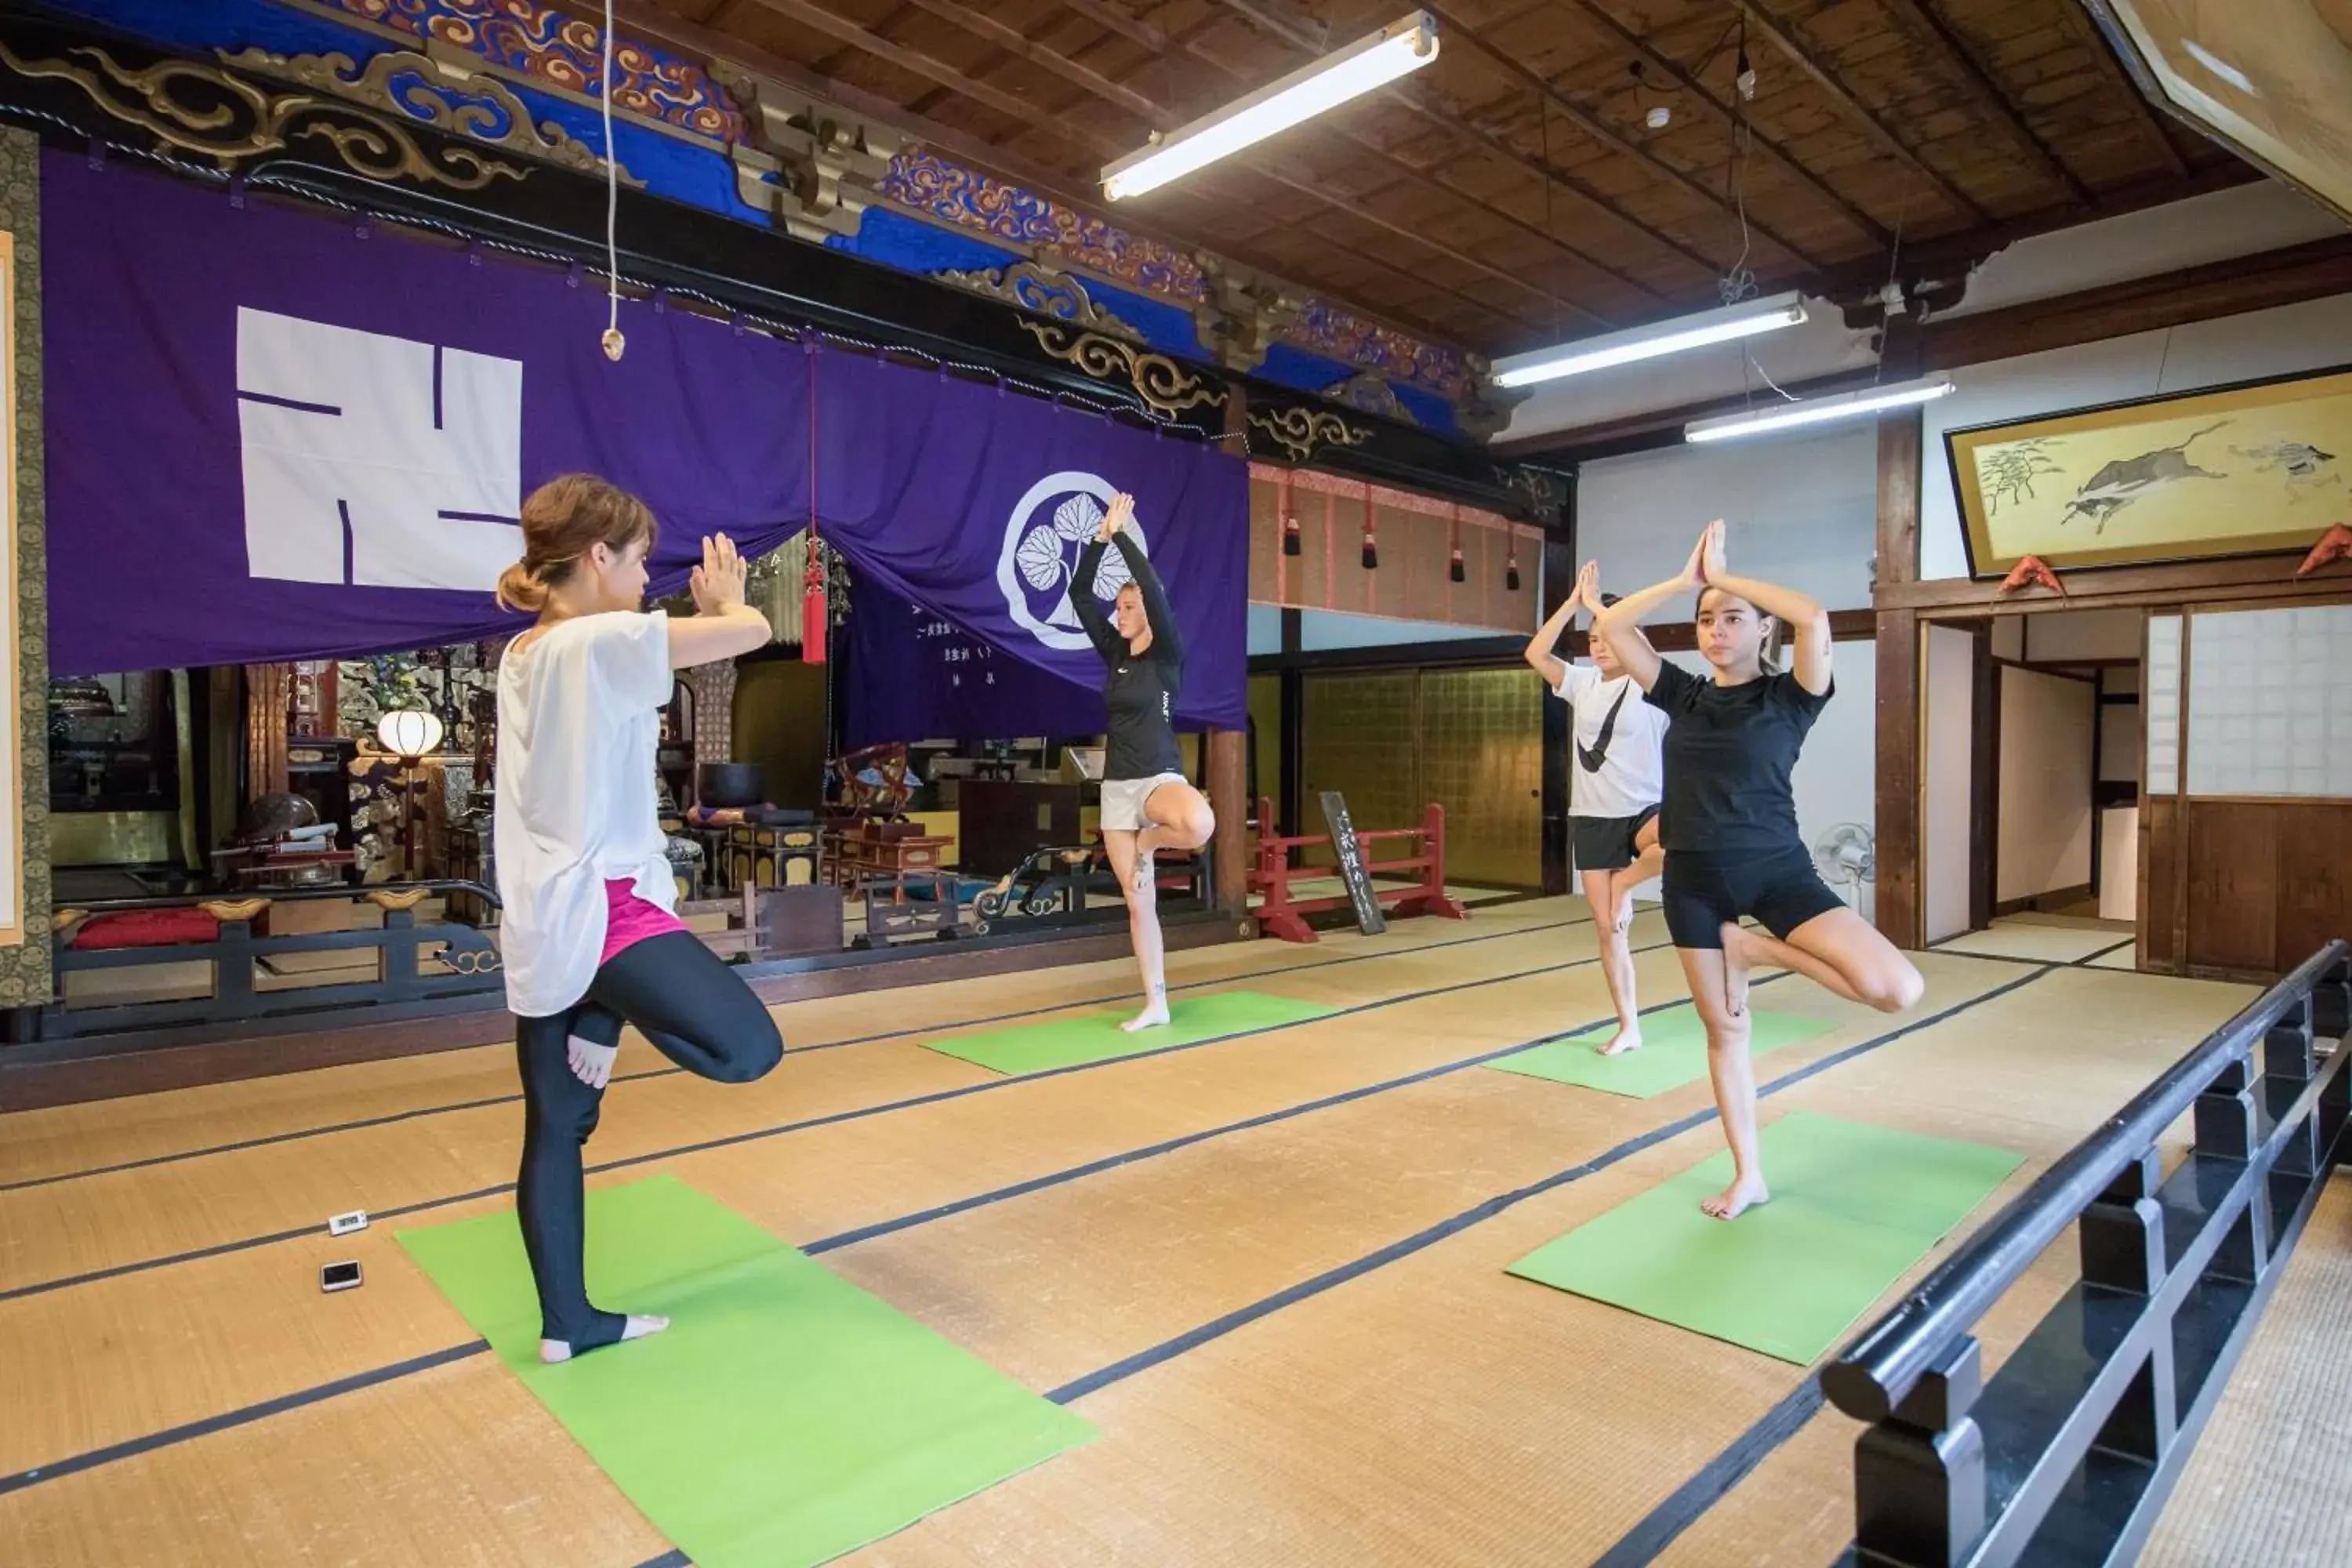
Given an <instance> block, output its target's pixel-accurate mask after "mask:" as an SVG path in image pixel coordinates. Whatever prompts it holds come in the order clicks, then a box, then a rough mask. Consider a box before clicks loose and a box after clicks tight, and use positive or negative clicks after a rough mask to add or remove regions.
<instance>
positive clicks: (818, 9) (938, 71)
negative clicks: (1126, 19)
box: [748, 0, 1118, 154]
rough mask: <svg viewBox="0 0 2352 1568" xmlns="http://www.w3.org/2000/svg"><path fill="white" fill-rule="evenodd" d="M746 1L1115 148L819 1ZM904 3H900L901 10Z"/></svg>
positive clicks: (1015, 115)
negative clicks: (860, 23) (827, 8)
mask: <svg viewBox="0 0 2352 1568" xmlns="http://www.w3.org/2000/svg"><path fill="white" fill-rule="evenodd" d="M748 3H749V4H750V5H752V6H754V7H756V8H757V9H759V10H761V11H765V12H767V13H769V14H770V15H772V16H781V17H782V18H783V19H784V20H785V21H788V22H797V23H799V24H800V25H801V26H803V27H807V28H810V29H812V30H814V31H815V32H819V33H823V34H824V35H825V36H826V37H831V38H837V39H839V40H840V41H841V42H843V43H845V44H847V45H850V46H851V47H854V48H856V49H858V50H860V51H861V52H863V53H866V54H869V55H872V56H873V57H874V58H877V59H879V60H886V61H887V62H888V63H890V64H891V65H894V66H897V67H898V68H899V69H900V70H903V71H907V72H908V73H910V74H911V75H915V76H919V77H922V78H924V79H927V80H929V81H934V82H937V83H939V85H940V86H941V87H944V88H946V89H948V90H950V92H953V93H955V94H956V95H957V96H958V97H960V98H968V99H970V100H971V101H972V102H974V103H978V104H982V105H985V106H986V107H988V108H990V109H992V110H996V111H997V112H998V113H999V114H1002V115H1004V116H1006V117H1008V118H1010V119H1013V120H1016V121H1022V122H1023V123H1024V124H1029V125H1034V126H1036V127H1038V128H1039V129H1041V130H1045V131H1050V132H1053V133H1054V135H1055V136H1056V137H1058V138H1060V139H1061V140H1062V141H1064V142H1067V143H1069V144H1070V145H1071V146H1072V147H1074V148H1076V149H1078V150H1079V151H1080V152H1092V153H1097V154H1101V153H1113V154H1115V153H1117V152H1118V143H1117V142H1113V141H1111V140H1109V139H1108V137H1106V136H1105V135H1104V134H1103V133H1102V132H1099V131H1097V130H1096V129H1095V128H1094V127H1093V126H1090V125H1078V124H1073V123H1071V122H1070V121H1066V120H1064V119H1062V117H1061V116H1059V115H1057V114H1055V113H1053V112H1052V111H1051V110H1047V109H1046V108H1045V106H1043V105H1042V104H1036V103H1032V102H1029V101H1028V100H1024V99H1023V98H1021V97H1019V96H1018V95H1016V94H1013V93H1010V92H1006V91H1005V90H1004V89H1002V88H998V87H991V86H990V85H989V84H988V83H986V82H984V81H976V80H974V79H972V78H971V77H970V76H967V75H966V74H964V73H963V72H962V71H961V70H958V69H957V68H955V67H953V66H951V65H949V64H948V63H947V62H946V61H944V60H939V59H934V58H931V57H930V56H929V55H927V54H924V53H923V52H922V51H921V50H919V49H913V48H909V47H907V46H906V45H904V44H900V43H894V42H892V41H891V40H890V39H888V38H886V37H883V36H882V35H881V34H879V33H877V32H874V31H872V30H871V29H869V28H867V27H865V26H860V25H859V24H858V23H856V22H854V21H852V20H850V18H848V17H846V16H842V15H841V14H840V13H839V12H837V11H828V10H826V9H825V8H824V6H823V5H814V4H812V3H811V0H748ZM904 9H905V7H901V10H902V11H903V10H904Z"/></svg>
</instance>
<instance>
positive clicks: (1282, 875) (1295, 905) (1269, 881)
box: [1249, 796, 1470, 942]
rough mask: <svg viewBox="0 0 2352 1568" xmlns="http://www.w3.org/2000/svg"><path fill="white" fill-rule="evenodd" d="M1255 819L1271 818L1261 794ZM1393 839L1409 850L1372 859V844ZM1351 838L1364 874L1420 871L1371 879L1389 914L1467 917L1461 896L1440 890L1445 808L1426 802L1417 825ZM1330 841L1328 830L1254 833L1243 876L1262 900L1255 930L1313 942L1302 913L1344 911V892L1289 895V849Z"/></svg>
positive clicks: (1347, 905)
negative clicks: (1398, 881)
mask: <svg viewBox="0 0 2352 1568" xmlns="http://www.w3.org/2000/svg"><path fill="white" fill-rule="evenodd" d="M1257 819H1258V821H1259V823H1260V824H1262V825H1263V824H1266V823H1271V822H1272V821H1273V820H1274V802H1273V801H1271V800H1268V799H1266V798H1265V797H1263V796H1261V797H1259V800H1258V803H1257ZM1395 839H1411V840H1412V843H1411V844H1410V845H1408V846H1405V847H1407V848H1409V849H1410V850H1411V851H1412V853H1410V854H1408V855H1406V856H1405V857H1404V858H1402V859H1399V860H1375V859H1373V858H1372V857H1373V855H1374V854H1376V853H1377V852H1378V851H1377V850H1376V848H1375V846H1377V845H1381V844H1386V843H1389V842H1391V840H1395ZM1356 842H1357V844H1358V845H1359V846H1360V847H1361V850H1362V853H1363V856H1364V874H1365V875H1366V876H1367V877H1370V878H1374V879H1377V878H1380V877H1382V876H1394V875H1396V874H1398V873H1400V872H1408V871H1418V872H1419V873H1420V874H1421V876H1420V879H1419V880H1417V881H1414V882H1412V883H1409V884H1406V885H1404V886H1402V887H1385V888H1384V887H1381V885H1380V884H1379V883H1378V881H1377V880H1376V881H1375V882H1374V883H1373V887H1372V891H1373V893H1374V894H1375V895H1376V896H1377V897H1378V898H1379V899H1380V900H1381V902H1382V903H1383V904H1385V905H1387V906H1388V912H1389V913H1390V914H1391V915H1397V916H1404V915H1443V916H1444V917H1445V918H1446V919H1447V920H1450V921H1466V920H1468V919H1469V918H1470V911H1469V910H1466V909H1465V908H1463V906H1462V901H1461V900H1458V899H1454V898H1451V897H1448V896H1447V894H1446V891H1445V808H1444V806H1442V805H1438V804H1437V803H1436V802H1434V801H1433V802H1431V803H1430V805H1429V808H1428V809H1427V810H1426V811H1423V813H1422V814H1421V826H1418V827H1391V828H1384V829H1382V830H1381V831H1380V832H1377V833H1364V832H1359V833H1357V835H1356ZM1330 845H1331V836H1330V835H1329V834H1328V833H1317V834H1310V835H1307V836H1306V837H1297V838H1286V837H1282V836H1281V835H1280V834H1276V833H1264V832H1262V833H1260V834H1259V836H1258V841H1257V862H1256V864H1255V865H1254V866H1252V867H1251V868H1250V879H1249V881H1250V891H1251V892H1252V893H1254V894H1258V895H1262V896H1263V897H1264V898H1265V902H1264V903H1263V904H1261V905H1259V906H1258V907H1257V909H1256V910H1255V911H1254V912H1255V914H1256V916H1257V925H1258V930H1259V931H1261V932H1263V933H1264V934H1265V935H1267V936H1272V937H1279V938H1281V939H1282V940H1283V941H1284V942H1313V941H1314V940H1315V932H1314V930H1313V928H1311V927H1309V926H1308V925H1307V916H1308V915H1312V914H1319V913H1321V912H1322V911H1324V910H1344V909H1349V908H1352V907H1353V905H1352V904H1351V903H1350V901H1349V899H1348V897H1347V896H1346V895H1345V894H1344V893H1343V894H1341V895H1340V896H1339V897H1337V898H1323V899H1294V898H1292V897H1291V896H1290V884H1291V881H1292V880H1293V879H1295V878H1297V877H1298V876H1299V875H1301V873H1300V872H1299V871H1297V869H1294V868H1292V866H1291V864H1290V852H1291V851H1292V850H1294V849H1317V848H1324V849H1328V848H1329V847H1330ZM1307 874H1308V875H1312V876H1317V877H1323V876H1331V875H1336V874H1337V868H1334V869H1333V870H1331V871H1325V870H1322V869H1320V868H1318V869H1317V870H1315V871H1313V872H1311V873H1307Z"/></svg>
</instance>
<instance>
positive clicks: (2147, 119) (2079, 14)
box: [2058, 4, 2189, 180]
mask: <svg viewBox="0 0 2352 1568" xmlns="http://www.w3.org/2000/svg"><path fill="white" fill-rule="evenodd" d="M2058 10H2059V12H2060V13H2061V14H2062V15H2063V16H2064V17H2065V26H2066V31H2067V32H2068V33H2069V34H2070V35H2071V36H2072V37H2074V41H2075V42H2076V43H2078V44H2080V45H2082V46H2083V47H2084V48H2085V49H2087V50H2089V51H2090V55H2091V59H2092V61H2093V63H2094V64H2095V65H2096V66H2097V67H2098V71H2099V75H2100V76H2101V77H2103V78H2105V80H2106V83H2107V86H2108V87H2109V89H2112V90H2114V91H2116V92H2118V93H2121V94H2122V95H2123V98H2124V100H2125V101H2126V102H2127V103H2129V104H2130V105H2131V110H2132V124H2133V125H2134V126H2136V127H2137V128H2138V130H2139V132H2140V140H2142V141H2143V142H2147V143H2149V144H2150V145H2152V146H2154V147H2155V148H2156V149H2157V151H2158V153H2160V154H2161V155H2162V157H2163V159H2164V166H2165V167H2166V168H2168V169H2169V170H2171V171H2172V173H2173V174H2176V175H2178V176H2179V177H2180V178H2181V179H2184V180H2185V179H2187V178H2188V177H2189V160H2188V159H2187V158H2185V157H2183V156H2182V155H2181V152H2180V147H2179V143H2178V142H2174V141H2173V139H2172V136H2171V134H2170V133H2169V132H2168V131H2166V129H2165V124H2164V119H2163V117H2162V116H2160V115H2159V114H2158V113H2157V111H2156V110H2155V108H2154V107H2153V106H2152V105H2151V104H2149V102H2148V101H2147V95H2146V94H2144V93H2142V92H2141V91H2140V89H2139V84H2138V83H2137V82H2136V81H2134V80H2132V78H2131V73H2130V72H2129V71H2127V70H2126V69H2125V68H2124V63H2123V62H2122V61H2121V60H2119V59H2117V58H2116V55H2115V51H2114V50H2113V49H2112V48H2110V47H2108V46H2107V40H2106V38H2105V36H2104V35H2102V34H2101V33H2100V31H2099V28H2098V25H2097V24H2096V23H2095V22H2093V21H2092V20H2091V13H2090V8H2089V7H2088V6H2085V5H2074V4H2067V5H2060V6H2059V7H2058Z"/></svg>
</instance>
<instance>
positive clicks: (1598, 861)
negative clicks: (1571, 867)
mask: <svg viewBox="0 0 2352 1568" xmlns="http://www.w3.org/2000/svg"><path fill="white" fill-rule="evenodd" d="M1657 815H1658V808H1657V807H1656V806H1651V807H1649V808H1648V809H1647V810H1645V811H1643V812H1640V813H1638V814H1636V815H1635V816H1571V817H1570V818H1569V819H1568V822H1569V829H1570V832H1571V833H1573V834H1574V835H1575V838H1576V868H1577V869H1578V870H1580V871H1614V870H1617V869H1618V868H1621V867H1625V866H1631V865H1632V864H1633V861H1634V859H1635V858H1636V857H1638V856H1639V855H1640V854H1641V851H1640V850H1639V849H1637V848H1635V847H1634V846H1633V838H1634V836H1635V835H1637V834H1639V833H1640V832H1641V831H1642V825H1643V823H1645V822H1648V821H1649V820H1650V819H1651V818H1653V817H1654V816H1657Z"/></svg>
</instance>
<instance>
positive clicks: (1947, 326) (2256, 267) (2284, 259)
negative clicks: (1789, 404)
mask: <svg viewBox="0 0 2352 1568" xmlns="http://www.w3.org/2000/svg"><path fill="white" fill-rule="evenodd" d="M2337 294H2352V234H2345V235H2336V236H2334V237H2331V238H2327V239H2315V240H2311V241H2309V242H2307V243H2305V244H2303V245H2290V246H2285V247H2282V248H2280V249H2277V250H2265V251H2261V252H2258V253H2257V254H2255V255H2252V256H2237V257H2231V258H2230V259H2228V260H2226V261H2213V262H2208V263H2207V264H2205V265H2204V266H2202V267H2191V268H2186V269H2184V270H2182V271H2179V272H2167V273H2161V274H2159V275H2158V276H2157V277H2154V278H2134V279H2127V280H2126V281H2124V282H2121V283H2108V284H2104V285H2102V286H2100V287H2098V288H2096V289H2082V290H2079V291H2078V292H2075V293H2073V294H2061V295H2059V296H2057V297H2056V298H2054V299H2050V300H2029V301H2027V302H2026V303H2024V304H2022V305H2011V306H2008V307H2006V308H2004V309H2002V310H1986V311H1983V312H1981V313H1980V314H1978V315H1973V316H1956V317H1953V318H1951V319H1949V320H1947V321H1929V322H1928V323H1927V327H1926V328H1925V329H1924V330H1923V331H1922V333H1921V342H1920V357H1921V368H1923V369H1926V370H1953V369H1957V368H1959V367H1961V366H1964V365H1971V364H1983V363H1986V362H1988V361H1990V360H2001V359H2016V358H2019V357H2020V356H2021V355H2024V354H2033V353H2049V352H2051V351H2052V350H2053V349H2068V348H2074V347H2077V346H2079V345H2081V344H2084V343H2091V342H2100V341H2101V340H2103V339H2106V338H2119V337H2129V336H2131V335H2132V334H2133V333H2136V332H2154V331H2164V330H2165V329H2167V328H2169V327H2183V326H2187V325H2189V323H2190V322H2192V321H2215V320H2218V319H2220V318H2222V317H2225V316H2242V315H2244V314H2246V313H2247V312H2248V311H2250V310H2275V309H2277V308H2278V307H2280V306H2282V305H2299V304H2301V303H2303V302H2304V301H2305V300H2324V299H2328V298H2330V297H2332V296H2334V295H2337Z"/></svg>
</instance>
